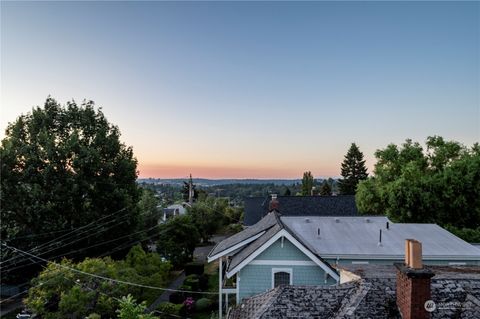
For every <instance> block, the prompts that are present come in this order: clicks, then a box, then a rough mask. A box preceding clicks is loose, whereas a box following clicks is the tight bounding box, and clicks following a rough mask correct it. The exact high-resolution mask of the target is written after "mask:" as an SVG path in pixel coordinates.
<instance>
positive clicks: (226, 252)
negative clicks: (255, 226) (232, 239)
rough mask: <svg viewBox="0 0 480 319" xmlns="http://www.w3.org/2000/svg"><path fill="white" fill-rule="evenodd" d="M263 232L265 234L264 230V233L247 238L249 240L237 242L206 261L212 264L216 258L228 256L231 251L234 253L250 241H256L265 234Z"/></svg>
mask: <svg viewBox="0 0 480 319" xmlns="http://www.w3.org/2000/svg"><path fill="white" fill-rule="evenodd" d="M265 232H266V231H265V230H264V231H261V232H260V233H258V234H256V235H254V236H252V237H249V238H247V239H245V240H243V241H241V242H239V243H238V244H235V245H233V246H232V247H230V248H227V249H225V250H222V251H221V252H219V253H217V254H216V255H213V256H209V257H208V259H207V260H208V262H212V261H214V260H216V259H218V258H220V257H223V256H225V255H228V254H229V253H231V252H233V251H235V250H237V249H239V248H241V247H243V246H245V245H246V244H248V243H251V242H252V241H254V240H255V239H257V238H258V237H260V236H262V235H263V234H265Z"/></svg>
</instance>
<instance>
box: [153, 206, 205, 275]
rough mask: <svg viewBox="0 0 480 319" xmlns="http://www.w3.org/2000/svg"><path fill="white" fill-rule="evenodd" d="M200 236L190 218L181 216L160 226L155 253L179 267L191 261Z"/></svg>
mask: <svg viewBox="0 0 480 319" xmlns="http://www.w3.org/2000/svg"><path fill="white" fill-rule="evenodd" d="M199 242H200V235H199V233H198V230H197V227H195V224H194V222H193V219H192V216H190V215H181V216H176V217H173V218H171V219H169V220H168V221H167V222H166V223H164V224H162V225H160V231H159V237H158V242H157V251H158V253H159V254H160V255H162V256H163V257H164V258H165V259H167V260H168V261H170V262H171V263H172V264H173V265H174V266H176V267H180V266H182V265H184V264H185V263H187V262H189V261H191V260H192V259H193V251H194V250H195V246H196V245H197V244H198V243H199Z"/></svg>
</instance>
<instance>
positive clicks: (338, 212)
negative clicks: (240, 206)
mask: <svg viewBox="0 0 480 319" xmlns="http://www.w3.org/2000/svg"><path fill="white" fill-rule="evenodd" d="M272 197H275V198H276V200H277V201H278V203H279V205H280V207H281V208H282V209H281V212H282V216H358V211H357V206H356V204H355V196H353V195H341V196H276V195H272ZM269 204H270V198H269V197H246V198H245V199H244V207H245V213H244V220H243V223H244V225H246V226H251V225H254V224H255V223H257V222H258V221H259V220H260V219H262V218H263V217H264V216H265V215H266V214H267V213H268V212H269Z"/></svg>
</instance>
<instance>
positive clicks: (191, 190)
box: [188, 174, 195, 205]
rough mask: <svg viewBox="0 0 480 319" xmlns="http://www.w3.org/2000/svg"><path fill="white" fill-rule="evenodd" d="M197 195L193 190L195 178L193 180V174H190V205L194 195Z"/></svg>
mask: <svg viewBox="0 0 480 319" xmlns="http://www.w3.org/2000/svg"><path fill="white" fill-rule="evenodd" d="M194 196H195V194H194V191H193V180H192V174H190V180H189V181H188V203H189V204H190V205H192V204H193V197H194Z"/></svg>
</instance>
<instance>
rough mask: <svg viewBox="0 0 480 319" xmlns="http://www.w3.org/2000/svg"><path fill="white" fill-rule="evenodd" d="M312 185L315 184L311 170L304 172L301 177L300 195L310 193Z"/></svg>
mask: <svg viewBox="0 0 480 319" xmlns="http://www.w3.org/2000/svg"><path fill="white" fill-rule="evenodd" d="M313 185H315V180H314V179H313V175H312V172H310V171H308V172H304V173H303V178H302V195H303V196H308V195H311V192H312V188H313Z"/></svg>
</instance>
